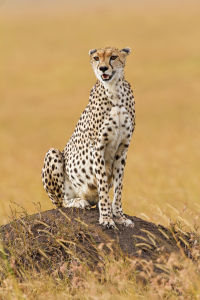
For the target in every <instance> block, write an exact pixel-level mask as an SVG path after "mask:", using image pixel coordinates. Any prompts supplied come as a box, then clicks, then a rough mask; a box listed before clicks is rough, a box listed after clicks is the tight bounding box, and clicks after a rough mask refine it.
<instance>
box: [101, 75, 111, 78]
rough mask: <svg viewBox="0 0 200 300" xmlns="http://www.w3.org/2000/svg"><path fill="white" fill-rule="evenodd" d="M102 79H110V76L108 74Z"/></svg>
mask: <svg viewBox="0 0 200 300" xmlns="http://www.w3.org/2000/svg"><path fill="white" fill-rule="evenodd" d="M102 77H103V79H108V78H109V77H110V76H109V75H107V74H103V75H102Z"/></svg>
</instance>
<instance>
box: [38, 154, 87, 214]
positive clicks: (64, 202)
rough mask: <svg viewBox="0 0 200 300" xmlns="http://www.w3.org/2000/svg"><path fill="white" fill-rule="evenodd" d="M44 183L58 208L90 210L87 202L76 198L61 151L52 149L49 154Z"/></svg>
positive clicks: (43, 173) (43, 171) (45, 161)
mask: <svg viewBox="0 0 200 300" xmlns="http://www.w3.org/2000/svg"><path fill="white" fill-rule="evenodd" d="M42 181H43V185H44V188H45V190H46V192H47V194H48V196H49V198H50V199H51V201H52V203H53V204H54V205H56V206H57V207H77V208H81V209H84V208H86V209H89V208H90V204H89V203H88V201H87V200H83V199H81V198H75V197H76V193H75V191H74V188H73V185H72V183H71V182H70V181H69V180H68V179H67V178H66V177H65V172H64V157H63V154H62V153H61V152H60V151H59V150H57V149H54V148H51V149H50V150H49V151H48V152H47V154H46V156H45V159H44V167H43V169H42Z"/></svg>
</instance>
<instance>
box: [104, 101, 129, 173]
mask: <svg viewBox="0 0 200 300" xmlns="http://www.w3.org/2000/svg"><path fill="white" fill-rule="evenodd" d="M105 128H107V145H106V148H105V157H104V158H105V164H106V173H107V174H108V175H109V174H110V175H111V173H112V167H113V162H114V158H115V156H116V153H117V150H118V148H119V146H120V144H126V141H127V139H129V137H130V131H131V128H132V123H131V118H130V117H129V114H128V112H127V110H126V108H125V107H124V106H122V105H120V106H114V107H113V108H112V109H111V111H110V114H109V116H108V118H107V119H106V120H105Z"/></svg>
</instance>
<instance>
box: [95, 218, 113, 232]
mask: <svg viewBox="0 0 200 300" xmlns="http://www.w3.org/2000/svg"><path fill="white" fill-rule="evenodd" d="M99 224H100V225H103V226H105V227H107V228H112V229H113V228H116V226H115V222H114V221H113V220H112V219H111V218H108V219H106V218H103V217H100V219H99Z"/></svg>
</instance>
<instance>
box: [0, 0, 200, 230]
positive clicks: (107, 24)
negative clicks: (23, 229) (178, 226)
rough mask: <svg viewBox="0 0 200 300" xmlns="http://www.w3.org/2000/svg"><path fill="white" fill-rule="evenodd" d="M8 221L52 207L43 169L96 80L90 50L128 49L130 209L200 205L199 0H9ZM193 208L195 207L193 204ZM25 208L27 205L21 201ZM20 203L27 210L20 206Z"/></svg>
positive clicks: (160, 210) (3, 11)
mask: <svg viewBox="0 0 200 300" xmlns="http://www.w3.org/2000/svg"><path fill="white" fill-rule="evenodd" d="M0 17H1V44H0V51H1V68H0V70H1V71H0V72H1V80H0V90H1V97H0V224H5V223H6V222H8V221H9V215H10V214H11V211H10V207H12V208H13V209H14V207H16V205H15V204H14V203H13V202H15V203H17V204H18V205H21V206H23V207H24V208H26V209H27V211H28V212H29V213H34V212H35V211H36V207H35V205H34V203H38V202H40V204H41V209H42V210H47V209H52V208H53V205H52V203H51V201H50V199H49V198H48V196H47V194H46V192H45V191H44V189H43V185H42V181H41V175H40V174H41V169H42V166H43V160H44V156H45V154H46V152H47V150H48V149H49V148H51V147H53V148H57V149H59V150H61V151H62V150H63V148H64V146H65V145H66V143H67V142H68V140H69V138H70V136H71V134H72V133H73V130H74V127H75V125H76V123H77V121H78V119H79V117H80V114H81V112H82V111H83V110H84V108H85V106H86V105H87V103H88V98H89V94H90V90H91V88H92V86H93V85H94V83H95V81H96V79H95V76H94V73H93V71H92V68H91V66H90V63H89V55H88V51H89V50H90V49H92V48H99V47H105V46H115V47H117V48H119V49H120V48H123V47H127V46H128V47H130V48H131V49H132V53H131V55H130V56H129V57H128V58H127V65H126V68H125V77H126V79H127V81H129V82H130V83H131V86H132V89H133V91H134V96H135V101H136V131H135V133H134V135H133V139H132V142H131V147H130V149H129V152H128V160H127V165H126V169H125V178H124V188H123V194H122V195H123V207H124V211H125V213H128V214H131V215H136V216H138V217H142V218H145V219H147V220H150V221H152V222H156V223H158V222H161V223H162V224H164V225H166V220H165V215H166V216H167V217H168V218H169V219H172V220H173V221H175V220H176V218H177V215H179V216H183V218H186V219H187V220H188V219H190V218H193V217H194V218H195V219H196V220H197V219H198V216H199V213H200V183H199V179H200V176H199V175H200V171H199V170H200V154H199V149H200V138H199V130H200V101H199V100H200V2H199V1H193V0H190V1H189V0H188V1H184V0H182V1H171V0H169V1H151V0H146V1H145V0H143V1H139V0H138V1H128V0H123V1H116V0H115V1H114V0H113V1H111V0H110V1H109V0H107V1H104V0H102V1H83V0H82V1H81V0H75V1H59V0H55V1H50V0H49V1H36V0H29V1H28V0H27V1H18V0H13V1H6V0H4V1H1V2H0ZM186 207H187V209H186ZM17 209H19V208H18V207H17ZM19 210H20V209H19Z"/></svg>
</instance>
